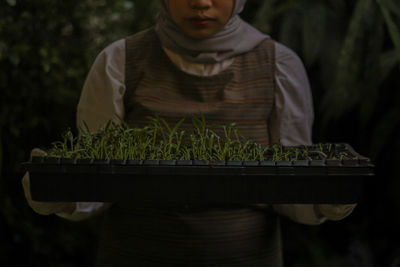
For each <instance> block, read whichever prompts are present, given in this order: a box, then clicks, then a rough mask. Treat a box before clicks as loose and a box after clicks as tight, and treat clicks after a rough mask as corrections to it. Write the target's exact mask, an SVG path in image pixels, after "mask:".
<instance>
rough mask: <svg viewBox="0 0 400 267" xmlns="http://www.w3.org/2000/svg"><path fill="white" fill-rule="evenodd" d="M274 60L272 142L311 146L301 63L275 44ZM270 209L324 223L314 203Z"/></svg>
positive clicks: (309, 103) (303, 220)
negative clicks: (274, 85) (274, 87)
mask: <svg viewBox="0 0 400 267" xmlns="http://www.w3.org/2000/svg"><path fill="white" fill-rule="evenodd" d="M275 60H276V73H275V81H276V91H275V106H274V109H273V110H272V114H271V120H270V128H271V143H281V144H282V145H285V146H293V145H310V144H312V123H313V120H314V113H313V102H312V95H311V90H310V85H309V81H308V78H307V73H306V71H305V69H304V66H303V63H302V62H301V60H300V58H299V57H298V56H297V55H296V54H295V53H294V52H293V51H292V50H290V49H289V48H287V47H285V46H284V45H282V44H280V43H277V42H276V45H275ZM272 208H273V209H274V210H275V211H276V212H277V213H279V214H282V215H284V216H287V217H289V218H290V219H292V220H293V221H296V222H298V223H302V224H308V225H315V224H320V223H322V222H324V221H325V220H326V219H325V218H324V217H320V216H319V215H317V214H316V212H315V209H314V205H313V204H277V205H273V206H272Z"/></svg>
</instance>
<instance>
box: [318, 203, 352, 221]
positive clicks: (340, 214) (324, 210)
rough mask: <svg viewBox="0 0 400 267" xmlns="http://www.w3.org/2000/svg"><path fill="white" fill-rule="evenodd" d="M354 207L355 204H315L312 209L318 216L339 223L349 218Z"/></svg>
mask: <svg viewBox="0 0 400 267" xmlns="http://www.w3.org/2000/svg"><path fill="white" fill-rule="evenodd" d="M356 206H357V204H345V205H337V204H316V205H315V206H314V209H315V213H316V214H317V215H318V216H321V217H325V218H327V219H328V220H332V221H339V220H341V219H344V218H345V217H347V216H349V215H350V213H352V212H353V210H354V208H355V207H356Z"/></svg>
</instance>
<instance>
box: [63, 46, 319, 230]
mask: <svg viewBox="0 0 400 267" xmlns="http://www.w3.org/2000/svg"><path fill="white" fill-rule="evenodd" d="M163 49H164V51H165V53H166V54H167V55H168V57H169V58H170V59H171V61H172V62H173V63H174V64H175V65H176V66H177V67H178V68H180V69H181V70H182V71H185V72H187V73H190V74H193V75H198V76H212V75H215V74H218V73H219V72H221V71H223V70H224V69H226V68H228V67H229V66H230V65H231V64H232V62H233V60H232V59H228V60H225V61H223V62H220V63H217V64H195V63H190V62H187V61H185V60H184V59H183V58H182V57H180V56H179V54H175V53H173V52H172V51H170V50H167V49H166V48H163ZM275 62H276V63H275V64H276V73H275V80H276V85H277V90H276V91H275V96H274V97H275V105H274V107H273V110H272V116H271V121H270V127H271V131H270V132H271V142H272V143H274V142H280V143H282V144H283V145H288V146H289V145H309V144H311V143H312V141H311V132H312V122H313V117H314V115H313V104H312V96H311V90H310V86H309V82H308V78H307V74H306V71H305V69H304V66H303V64H302V62H301V60H300V59H299V58H298V56H297V55H296V54H295V53H294V52H293V51H291V50H290V49H289V48H287V47H285V46H283V45H282V44H279V43H276V45H275ZM124 81H125V40H124V39H122V40H119V41H116V42H114V43H112V44H111V45H109V46H108V47H106V48H105V49H104V50H103V51H102V52H101V53H100V54H99V55H98V56H97V58H96V60H95V62H94V64H93V66H92V68H91V70H90V72H89V74H88V77H87V79H86V81H85V84H84V87H83V90H82V94H81V98H80V101H79V104H78V109H77V124H78V128H79V127H82V126H83V125H82V122H83V121H85V123H86V124H87V125H88V127H89V129H90V130H91V131H94V130H97V129H99V128H100V127H101V126H103V125H104V124H105V123H106V122H108V121H109V120H110V119H112V120H114V121H115V122H117V123H118V121H119V118H124V105H123V97H124V94H125V91H126V87H125V82H124ZM118 117H119V118H118ZM102 207H103V203H85V202H78V203H77V209H76V211H75V212H74V213H73V214H72V215H65V214H63V215H59V216H61V217H64V218H67V219H72V220H76V219H80V218H85V217H88V216H90V214H91V213H94V212H96V211H98V210H99V209H101V208H102ZM273 209H274V210H275V211H276V212H278V213H280V214H283V215H285V216H288V217H289V218H291V219H292V220H294V221H296V222H299V223H304V224H320V223H322V222H323V221H324V220H325V219H324V218H321V217H319V216H317V215H316V213H315V211H314V205H302V204H290V205H286V204H285V205H273Z"/></svg>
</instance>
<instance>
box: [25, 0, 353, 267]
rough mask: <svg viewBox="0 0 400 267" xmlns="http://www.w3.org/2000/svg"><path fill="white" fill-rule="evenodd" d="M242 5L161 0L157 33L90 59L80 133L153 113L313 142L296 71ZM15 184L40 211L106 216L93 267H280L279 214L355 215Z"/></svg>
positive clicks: (334, 208)
mask: <svg viewBox="0 0 400 267" xmlns="http://www.w3.org/2000/svg"><path fill="white" fill-rule="evenodd" d="M245 2H246V1H245V0H160V12H159V16H158V19H157V23H156V25H155V26H154V27H152V28H150V29H147V30H144V31H142V32H139V33H136V34H134V35H133V36H130V37H127V38H125V39H121V40H118V41H116V42H114V43H112V44H110V45H109V46H108V47H106V48H105V49H104V50H103V51H102V52H101V53H100V54H99V55H98V56H97V58H96V60H95V62H94V64H93V66H92V68H91V70H90V72H89V74H88V77H87V79H86V81H85V84H84V87H83V90H82V94H81V97H80V101H79V104H78V109H77V124H78V126H82V123H83V122H84V121H85V122H86V124H87V125H88V127H89V129H90V130H91V131H95V130H96V129H99V128H100V127H101V126H103V125H104V124H105V123H106V122H107V121H109V120H110V119H111V120H114V121H115V122H116V123H118V122H119V118H123V119H124V120H125V121H127V122H128V123H129V124H130V125H132V126H144V125H145V124H146V123H147V122H146V120H145V118H146V117H147V116H154V115H159V116H161V117H163V118H164V119H165V120H166V121H168V122H170V123H174V122H176V121H177V120H179V119H180V118H182V117H190V116H193V115H197V114H200V113H201V114H203V115H204V116H205V119H206V121H207V122H208V123H210V124H221V123H223V124H228V123H231V122H235V123H236V125H237V127H238V130H239V132H240V133H241V134H242V135H244V136H246V137H248V138H250V139H252V140H255V141H257V142H258V143H261V144H264V145H268V144H272V143H278V142H280V143H282V144H283V145H310V144H311V143H312V139H311V129H312V122H313V108H312V97H311V90H310V86H309V82H308V78H307V74H306V71H305V69H304V67H303V65H302V62H301V60H300V59H299V57H298V56H297V55H296V54H295V53H294V52H293V51H292V50H290V49H289V48H287V47H285V46H284V45H282V44H280V43H278V42H276V41H274V40H273V39H271V38H270V36H268V35H265V34H263V33H261V32H259V31H258V30H256V29H255V28H253V27H252V26H250V25H249V24H248V23H246V22H244V21H243V20H242V19H241V18H240V16H239V13H240V12H241V11H242V10H243V8H244V5H245ZM182 127H184V128H185V127H190V126H189V125H188V124H187V125H184V124H183V126H182ZM78 128H80V127H78ZM23 184H24V189H25V194H26V198H27V200H28V203H29V204H30V205H31V207H32V208H33V209H34V210H35V211H36V212H38V213H39V214H57V215H58V216H60V217H63V218H66V219H69V220H81V219H84V218H87V217H89V216H92V215H93V214H96V213H98V212H102V211H104V212H105V217H104V228H103V230H102V233H101V237H100V243H99V252H98V257H97V263H96V264H97V266H132V265H138V266H192V265H194V266H201V265H207V266H255V265H260V266H274V267H277V266H282V265H283V260H282V247H281V238H280V228H279V215H284V216H288V217H289V218H291V219H292V220H294V221H296V222H298V223H303V224H309V225H318V224H321V223H322V222H324V221H326V220H341V219H343V218H344V217H346V216H348V215H349V214H350V213H351V212H352V210H353V209H354V207H355V204H354V205H329V204H325V205H318V204H315V205H313V204H307V205H305V204H282V205H259V204H254V205H229V206H228V205H220V206H213V207H204V206H201V205H198V206H183V207H168V208H165V207H164V208H163V207H161V206H160V207H144V206H140V205H136V204H135V203H113V204H112V205H105V204H104V203H80V202H78V203H43V202H36V201H32V199H31V197H30V192H29V174H26V175H25V177H24V179H23Z"/></svg>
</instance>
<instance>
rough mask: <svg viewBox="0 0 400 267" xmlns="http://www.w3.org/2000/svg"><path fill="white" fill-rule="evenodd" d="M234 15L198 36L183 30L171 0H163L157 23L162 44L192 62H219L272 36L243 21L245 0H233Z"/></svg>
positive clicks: (244, 51)
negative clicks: (175, 18) (174, 16)
mask: <svg viewBox="0 0 400 267" xmlns="http://www.w3.org/2000/svg"><path fill="white" fill-rule="evenodd" d="M234 1H235V5H234V8H233V12H232V15H231V17H230V19H229V20H228V22H227V23H226V24H225V25H224V26H223V27H222V29H221V30H220V31H219V32H217V33H215V34H214V35H212V36H210V37H207V38H204V39H195V38H192V37H190V36H188V35H187V34H185V33H183V32H182V31H181V30H180V29H179V27H178V26H177V25H176V24H175V23H174V21H173V19H172V16H171V14H170V12H169V8H168V2H169V0H160V4H161V10H160V12H159V15H158V18H157V24H156V27H155V30H156V33H157V35H158V37H159V39H160V41H161V44H162V46H164V47H165V48H167V49H170V50H171V51H173V52H175V53H178V54H179V55H181V56H182V57H183V58H184V59H185V60H186V61H189V62H193V63H217V62H221V61H224V60H225V59H229V58H232V57H234V56H236V55H239V54H242V53H246V52H248V51H250V50H252V49H253V48H254V47H256V46H257V45H258V44H259V43H260V42H261V41H263V40H264V39H267V38H269V36H268V35H265V34H263V33H261V32H260V31H258V30H257V29H255V28H254V27H253V26H251V25H250V24H248V23H247V22H245V21H243V20H242V19H241V18H240V17H239V13H240V12H241V11H242V10H243V7H244V5H245V3H246V0H234Z"/></svg>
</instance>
